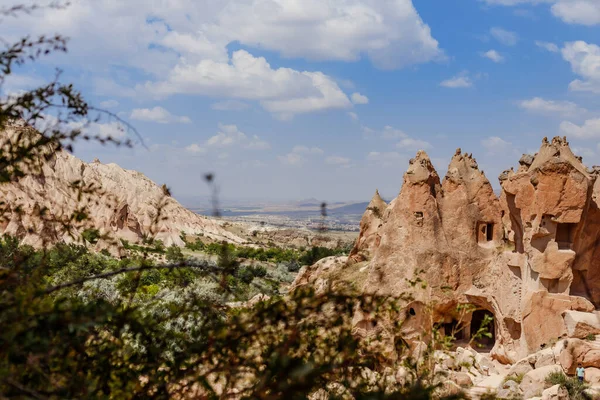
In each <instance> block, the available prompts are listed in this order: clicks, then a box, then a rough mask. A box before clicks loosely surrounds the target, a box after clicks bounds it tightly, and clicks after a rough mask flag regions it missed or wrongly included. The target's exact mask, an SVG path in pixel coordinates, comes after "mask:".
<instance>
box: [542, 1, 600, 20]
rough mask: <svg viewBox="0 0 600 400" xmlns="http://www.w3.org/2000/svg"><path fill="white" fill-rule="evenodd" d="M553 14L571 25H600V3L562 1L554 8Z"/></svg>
mask: <svg viewBox="0 0 600 400" xmlns="http://www.w3.org/2000/svg"><path fill="white" fill-rule="evenodd" d="M552 14H554V15H555V16H557V17H559V18H560V19H562V20H563V21H565V22H568V23H571V24H581V25H588V26H591V25H597V24H600V2H598V0H560V1H558V2H557V3H556V4H554V5H553V6H552Z"/></svg>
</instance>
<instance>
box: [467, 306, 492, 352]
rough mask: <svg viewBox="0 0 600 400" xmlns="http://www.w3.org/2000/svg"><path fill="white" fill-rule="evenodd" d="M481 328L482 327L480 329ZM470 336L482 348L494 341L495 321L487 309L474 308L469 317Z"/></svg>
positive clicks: (487, 346)
mask: <svg viewBox="0 0 600 400" xmlns="http://www.w3.org/2000/svg"><path fill="white" fill-rule="evenodd" d="M482 328H483V329H482ZM471 338H473V339H474V340H475V341H476V342H477V343H478V344H480V345H482V346H483V347H484V348H491V347H493V346H494V344H495V343H496V321H495V319H494V314H492V313H491V312H490V311H488V310H476V311H474V312H473V316H472V318H471Z"/></svg>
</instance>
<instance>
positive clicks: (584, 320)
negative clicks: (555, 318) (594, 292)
mask: <svg viewBox="0 0 600 400" xmlns="http://www.w3.org/2000/svg"><path fill="white" fill-rule="evenodd" d="M563 319H564V321H565V327H566V328H567V335H568V336H569V337H573V338H579V339H583V338H585V337H586V336H588V335H598V334H600V317H599V316H598V314H597V313H590V312H581V311H565V312H563Z"/></svg>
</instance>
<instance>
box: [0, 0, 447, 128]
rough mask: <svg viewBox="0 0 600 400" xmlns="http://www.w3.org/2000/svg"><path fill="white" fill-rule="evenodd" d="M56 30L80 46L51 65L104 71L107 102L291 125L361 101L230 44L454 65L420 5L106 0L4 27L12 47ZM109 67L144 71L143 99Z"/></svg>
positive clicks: (294, 53) (325, 56) (312, 74)
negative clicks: (208, 107) (168, 104)
mask: <svg viewBox="0 0 600 400" xmlns="http://www.w3.org/2000/svg"><path fill="white" fill-rule="evenodd" d="M2 2H5V3H7V4H8V0H0V4H1V3H2ZM107 26H110V33H111V34H110V35H106V27H107ZM290 27H293V29H290ZM54 32H60V33H62V34H64V35H65V36H67V37H70V38H72V41H71V42H70V46H69V50H70V52H69V54H68V55H67V56H64V57H60V58H59V57H52V58H50V62H52V63H57V64H58V63H62V64H66V65H68V66H69V67H70V68H72V67H73V66H79V67H80V68H83V69H92V70H94V73H95V75H96V76H98V78H97V79H98V82H104V83H103V84H102V86H103V90H104V92H105V94H108V93H106V92H111V91H112V92H113V93H116V94H118V95H120V96H123V95H127V96H141V95H144V94H151V95H154V96H169V95H173V94H195V95H201V96H208V97H214V98H228V99H233V100H238V101H239V100H256V101H259V102H260V103H261V105H262V106H263V107H264V108H265V109H266V110H268V111H270V112H272V113H274V114H276V116H278V117H279V118H282V119H286V118H291V117H292V116H293V115H295V114H300V113H308V112H313V111H320V110H325V109H335V108H346V107H350V106H351V102H350V100H349V99H348V96H346V94H344V92H343V91H342V90H341V89H340V88H339V86H338V84H336V83H335V82H334V81H333V80H332V79H331V78H329V77H328V76H326V75H325V74H323V73H321V72H319V71H304V72H301V71H295V70H292V69H288V68H278V69H273V68H271V67H270V65H269V64H268V63H267V61H266V60H265V59H264V58H262V57H255V56H253V55H252V54H251V52H249V51H243V50H240V51H237V52H235V53H234V54H233V56H232V57H230V56H229V54H228V45H230V44H231V43H234V42H235V43H241V44H242V45H244V46H246V47H248V48H260V49H266V50H271V51H275V52H278V53H280V54H281V55H283V56H284V57H294V58H296V57H302V58H306V59H310V60H337V61H347V62H349V61H357V60H359V59H360V58H361V57H363V56H366V57H368V58H369V59H370V60H371V61H372V62H373V64H375V65H376V66H377V67H379V68H384V69H395V68H401V67H405V66H409V65H414V64H420V63H425V62H430V61H432V60H436V59H442V58H443V57H444V55H443V52H442V51H441V50H440V48H439V46H438V42H437V41H436V40H435V39H434V38H433V37H432V35H431V31H430V28H429V27H428V26H427V25H426V24H425V23H424V22H423V20H422V19H421V17H420V16H419V14H418V12H417V11H416V9H415V7H414V5H413V3H412V0H387V1H380V0H329V1H327V2H323V1H321V0H305V1H296V0H223V1H207V2H204V3H203V6H202V7H198V4H197V2H196V1H195V0H164V1H163V0H130V1H123V2H116V3H115V2H114V1H112V0H97V1H89V2H73V3H72V4H71V5H70V6H69V7H67V8H66V10H49V11H48V10H46V11H43V12H34V13H32V15H29V16H23V17H22V18H19V19H18V20H15V19H6V21H3V36H4V38H5V39H10V38H15V37H18V36H19V35H22V34H24V33H28V34H33V35H38V34H47V33H54ZM105 65H111V66H114V67H116V68H121V67H124V68H121V69H119V71H120V72H122V71H123V70H127V71H141V72H143V73H144V74H145V76H146V77H148V78H147V80H148V82H146V83H143V84H139V82H138V85H137V87H136V89H137V90H135V91H133V90H132V86H135V84H133V85H132V84H131V82H132V79H133V80H134V81H135V77H134V76H133V75H132V74H123V73H120V74H111V73H110V69H108V70H107V69H103V68H104V67H103V66H105ZM100 66H102V67H100ZM106 71H108V72H106ZM115 76H118V77H119V78H116V79H117V80H116V81H113V79H112V78H113V77H115ZM165 76H166V77H167V78H166V79H164V80H163V79H162V77H165ZM109 77H110V78H109ZM216 107H217V109H222V108H221V107H220V106H219V105H217V106H216ZM225 108H227V106H225ZM228 109H229V108H228Z"/></svg>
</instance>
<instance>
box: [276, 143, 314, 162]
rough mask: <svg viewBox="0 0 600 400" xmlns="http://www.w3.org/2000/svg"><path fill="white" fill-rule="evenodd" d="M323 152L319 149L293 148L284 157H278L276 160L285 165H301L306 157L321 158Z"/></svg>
mask: <svg viewBox="0 0 600 400" xmlns="http://www.w3.org/2000/svg"><path fill="white" fill-rule="evenodd" d="M324 153H325V152H324V151H323V149H321V148H319V147H308V146H303V145H298V146H294V148H293V149H292V151H291V152H290V153H288V154H286V155H284V156H278V157H277V159H279V161H280V162H281V163H282V164H286V165H302V164H304V162H305V161H306V160H307V157H315V156H321V155H323V154H324Z"/></svg>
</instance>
